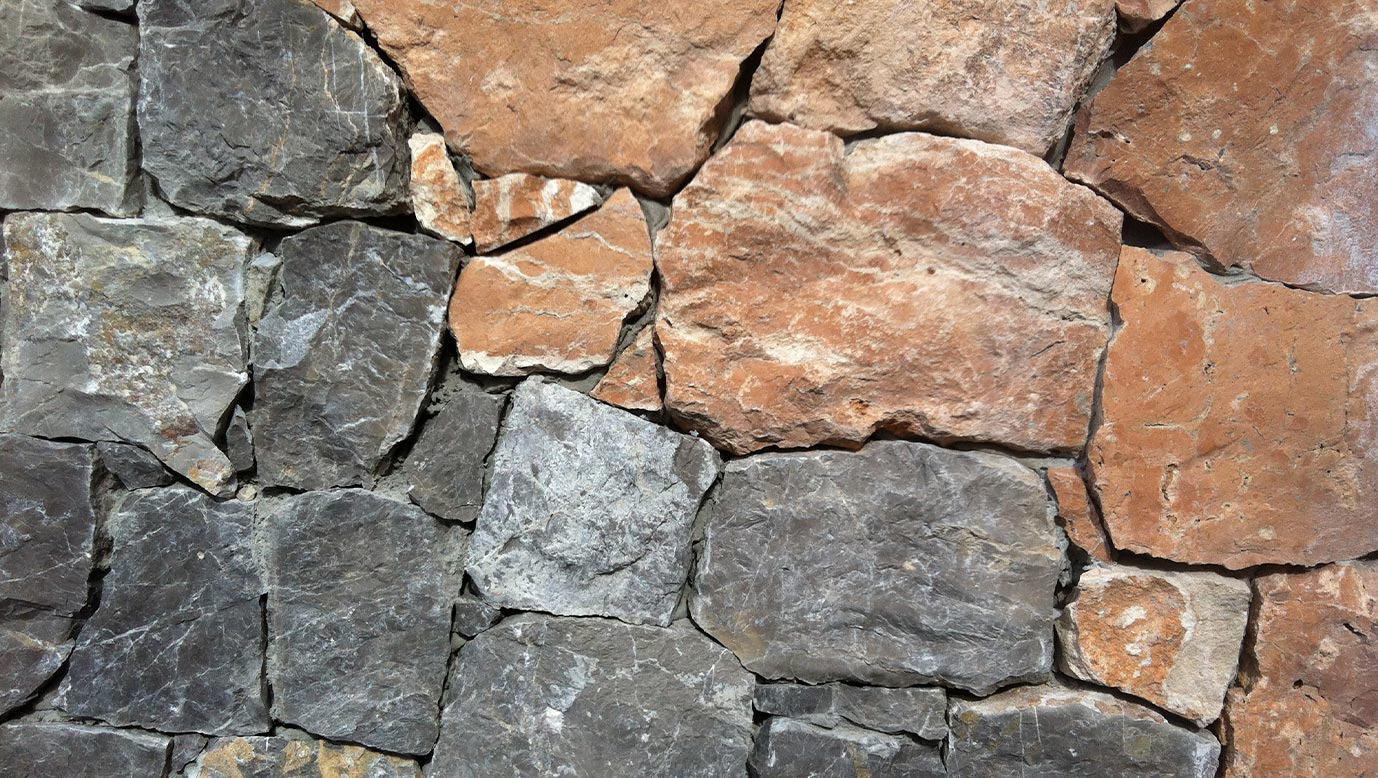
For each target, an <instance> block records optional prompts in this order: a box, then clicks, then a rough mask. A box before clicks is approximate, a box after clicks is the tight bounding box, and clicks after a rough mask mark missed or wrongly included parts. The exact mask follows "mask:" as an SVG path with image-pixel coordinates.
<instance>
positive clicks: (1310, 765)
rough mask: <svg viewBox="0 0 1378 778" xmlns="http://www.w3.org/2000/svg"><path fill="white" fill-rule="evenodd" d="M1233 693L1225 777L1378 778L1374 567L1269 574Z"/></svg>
mask: <svg viewBox="0 0 1378 778" xmlns="http://www.w3.org/2000/svg"><path fill="white" fill-rule="evenodd" d="M1254 586H1255V591H1256V596H1257V602H1256V603H1255V605H1256V608H1257V614H1258V615H1257V616H1256V617H1255V621H1254V627H1253V640H1252V641H1251V644H1250V645H1251V649H1250V652H1249V656H1248V657H1247V661H1246V662H1245V668H1246V670H1245V672H1244V674H1243V685H1242V686H1241V687H1239V688H1236V689H1232V690H1231V691H1230V697H1229V701H1228V703H1227V704H1226V708H1225V719H1224V721H1225V727H1224V735H1225V737H1226V738H1227V739H1228V744H1229V749H1228V754H1227V757H1226V760H1225V775H1226V776H1228V778H1263V776H1273V775H1278V776H1302V775H1308V776H1309V775H1315V776H1355V777H1356V778H1373V776H1378V562H1373V561H1369V562H1354V563H1347V564H1338V565H1331V566H1329V567H1323V568H1320V569H1318V570H1310V571H1307V572H1305V573H1297V574H1277V575H1267V576H1263V577H1261V578H1259V579H1258V580H1257V581H1256V582H1255V584H1254Z"/></svg>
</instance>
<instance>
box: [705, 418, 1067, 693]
mask: <svg viewBox="0 0 1378 778" xmlns="http://www.w3.org/2000/svg"><path fill="white" fill-rule="evenodd" d="M704 511H705V517H704V518H703V519H702V521H703V523H704V540H703V544H702V548H701V549H700V551H699V558H698V568H697V570H696V571H695V574H694V587H693V596H692V597H691V599H690V607H691V610H692V612H693V614H694V620H695V621H696V622H697V623H698V624H699V626H701V627H702V628H704V629H705V630H706V631H707V632H708V633H709V634H710V635H712V636H713V637H715V638H717V639H718V640H719V641H720V642H722V644H723V645H725V646H727V647H728V648H729V649H731V650H732V652H733V653H734V654H736V655H737V657H738V658H739V659H741V661H742V664H743V665H745V666H746V667H747V669H749V670H752V671H754V672H755V673H757V674H758V675H762V676H765V677H766V678H772V679H774V678H790V679H795V680H800V681H804V682H807V683H820V682H824V681H834V680H850V681H857V682H861V683H869V684H877V685H883V686H908V685H913V684H917V683H930V682H935V681H936V682H939V683H942V684H945V685H951V686H956V687H959V688H962V689H966V690H968V691H973V692H976V693H978V694H985V693H989V692H990V691H991V690H992V689H995V688H996V687H998V686H1001V685H1003V684H1006V683H1010V682H1014V681H1021V680H1037V679H1041V678H1043V677H1045V676H1046V675H1047V673H1048V671H1049V670H1050V669H1051V664H1052V648H1053V647H1052V638H1053V636H1052V631H1053V630H1052V622H1053V616H1054V602H1053V592H1054V589H1055V587H1056V585H1057V578H1058V573H1059V572H1060V570H1061V566H1062V554H1061V552H1060V549H1059V548H1058V547H1057V545H1056V529H1055V527H1054V526H1053V523H1052V517H1051V516H1050V515H1049V514H1050V512H1049V508H1048V503H1047V497H1046V493H1045V491H1044V488H1043V484H1042V483H1041V482H1040V481H1039V479H1038V478H1037V476H1036V475H1035V474H1034V473H1033V471H1031V470H1029V469H1028V468H1025V467H1024V466H1023V465H1020V464H1019V463H1017V462H1015V461H1014V460H1011V459H1008V458H1005V457H1000V456H995V455H992V454H980V453H971V452H954V451H945V450H942V449H938V448H934V447H932V446H927V445H924V444H920V443H904V442H899V441H881V442H873V443H871V444H870V445H868V446H867V447H866V448H864V449H862V450H861V451H859V452H842V451H814V452H807V453H795V454H762V455H758V456H755V457H751V458H748V459H742V460H737V461H734V462H731V463H729V464H728V465H727V467H726V469H725V472H724V474H723V478H722V482H721V483H720V484H719V485H718V488H717V489H716V490H715V491H714V494H713V496H712V498H710V500H709V501H708V503H707V505H706V506H705V508H704Z"/></svg>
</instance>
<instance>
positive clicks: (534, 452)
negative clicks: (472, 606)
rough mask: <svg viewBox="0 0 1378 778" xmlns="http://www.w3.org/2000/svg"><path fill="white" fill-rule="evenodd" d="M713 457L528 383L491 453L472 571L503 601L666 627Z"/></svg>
mask: <svg viewBox="0 0 1378 778" xmlns="http://www.w3.org/2000/svg"><path fill="white" fill-rule="evenodd" d="M718 464H719V460H718V455H717V453H716V452H714V451H713V449H712V447H710V446H709V445H708V444H707V443H704V442H703V441H700V440H696V439H694V438H691V437H688V436H685V435H680V434H679V433H676V432H672V431H670V430H668V429H666V428H664V427H660V426H657V425H655V424H652V423H651V422H649V421H646V420H645V419H642V418H640V417H638V416H634V415H632V414H630V413H626V412H624V411H620V410H617V409H615V408H610V407H608V406H606V405H603V404H601V403H599V402H597V401H595V400H591V399H589V398H588V397H586V396H584V395H582V394H579V393H578V392H575V391H573V390H570V389H565V388H563V387H560V386H557V385H555V384H551V383H546V382H544V381H540V380H534V379H533V380H528V381H526V382H524V383H523V384H522V385H521V386H519V387H517V390H516V392H514V393H513V395H512V406H511V408H510V409H509V410H508V412H507V421H506V423H505V424H504V426H503V430H502V434H501V435H500V436H499V438H498V445H497V449H496V450H495V451H494V452H493V460H492V482H491V484H490V485H489V487H488V494H487V497H486V498H485V499H484V502H483V510H482V512H481V513H480V514H479V517H478V525H477V526H476V528H475V529H474V535H473V542H472V545H471V546H470V549H469V567H468V573H469V576H470V577H471V578H472V579H473V581H474V583H475V584H476V585H477V586H478V588H479V590H480V591H481V592H482V593H483V595H484V597H485V598H486V599H488V600H490V601H491V602H493V603H495V604H499V605H502V606H504V607H508V608H519V609H523V610H540V611H545V612H548V613H555V614H560V615H570V616H583V615H598V616H614V617H616V618H619V619H622V620H624V621H630V622H634V623H656V624H661V625H667V624H669V623H670V617H671V614H672V613H673V612H674V609H675V604H676V602H678V600H679V597H680V591H681V589H682V588H683V587H684V580H685V577H686V576H687V575H688V572H689V551H690V531H691V528H692V525H693V522H694V514H695V511H696V510H697V509H698V506H699V501H700V499H702V497H703V495H704V493H705V492H706V491H707V490H708V487H709V486H710V485H712V483H713V480H714V479H715V478H716V477H717V473H718Z"/></svg>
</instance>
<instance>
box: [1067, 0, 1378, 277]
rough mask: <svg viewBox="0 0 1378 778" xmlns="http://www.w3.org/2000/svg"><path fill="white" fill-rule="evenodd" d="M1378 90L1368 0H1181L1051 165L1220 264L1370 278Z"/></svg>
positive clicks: (1276, 273) (1377, 253)
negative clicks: (1062, 157)
mask: <svg viewBox="0 0 1378 778" xmlns="http://www.w3.org/2000/svg"><path fill="white" fill-rule="evenodd" d="M1376 95H1378V14H1375V13H1374V7H1373V6H1372V5H1371V4H1370V3H1368V2H1363V3H1359V4H1357V5H1345V4H1340V5H1336V4H1334V3H1315V2H1308V1H1307V0H1277V1H1276V2H1267V3H1259V2H1254V0H1202V1H1201V2H1197V1H1196V0H1193V2H1190V3H1185V4H1183V6H1182V8H1181V9H1180V10H1179V11H1178V12H1177V13H1176V14H1175V15H1173V17H1172V18H1171V19H1170V20H1168V22H1167V23H1166V24H1165V25H1163V28H1162V29H1161V30H1160V31H1159V32H1158V33H1157V34H1156V35H1154V37H1153V40H1152V41H1151V42H1150V44H1149V45H1148V46H1147V47H1145V48H1144V49H1143V50H1142V51H1140V52H1139V54H1138V55H1137V56H1135V57H1134V59H1133V60H1131V61H1130V62H1129V63H1128V64H1127V65H1125V66H1124V67H1123V68H1121V69H1120V70H1119V72H1118V73H1117V74H1116V76H1115V79H1114V80H1113V81H1112V82H1111V83H1110V85H1109V86H1108V87H1107V88H1106V89H1105V90H1103V91H1102V92H1100V94H1099V95H1097V96H1096V98H1095V101H1094V102H1093V103H1092V104H1091V107H1090V110H1089V111H1088V112H1087V113H1086V115H1085V116H1084V117H1083V118H1082V119H1080V120H1079V121H1078V127H1077V132H1076V138H1075V140H1074V142H1073V144H1072V147H1071V149H1070V150H1069V151H1068V155H1067V161H1066V165H1065V168H1066V171H1067V174H1068V175H1069V176H1071V177H1072V178H1073V179H1075V180H1079V181H1083V182H1085V183H1087V184H1090V185H1091V186H1093V187H1095V188H1096V189H1098V190H1100V191H1101V192H1104V193H1105V194H1106V196H1108V197H1110V198H1111V199H1113V200H1115V201H1116V202H1118V203H1119V204H1120V206H1121V207H1123V208H1124V209H1125V210H1126V211H1128V212H1129V213H1131V214H1133V215H1134V216H1135V217H1136V218H1138V219H1140V220H1142V221H1146V222H1150V223H1152V224H1156V225H1158V226H1159V227H1161V228H1162V230H1163V232H1164V233H1165V234H1166V235H1167V236H1168V238H1169V239H1171V240H1172V242H1173V243H1174V244H1176V245H1177V246H1178V247H1179V248H1182V249H1185V250H1188V251H1193V252H1195V253H1197V254H1199V255H1201V256H1203V257H1213V258H1214V259H1215V260H1216V261H1218V262H1219V263H1220V264H1221V265H1224V266H1234V267H1242V268H1246V269H1248V270H1250V271H1252V272H1253V273H1255V274H1257V275H1260V276H1263V277H1264V278H1271V279H1275V280H1278V281H1284V282H1286V283H1289V284H1293V285H1299V286H1305V287H1308V288H1314V289H1323V290H1329V291H1336V292H1375V291H1378V177H1375V176H1373V175H1372V172H1371V166H1370V165H1368V164H1366V163H1365V160H1369V159H1371V158H1372V157H1373V156H1374V155H1375V154H1378V134H1376V133H1374V132H1372V131H1370V130H1369V129H1368V128H1370V127H1372V126H1374V124H1375V122H1378V96H1376Z"/></svg>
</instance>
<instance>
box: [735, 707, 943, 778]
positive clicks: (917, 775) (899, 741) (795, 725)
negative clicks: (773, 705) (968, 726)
mask: <svg viewBox="0 0 1378 778" xmlns="http://www.w3.org/2000/svg"><path fill="white" fill-rule="evenodd" d="M749 764H750V765H751V769H752V775H754V776H756V777H757V778H804V777H805V776H807V777H808V778H855V777H856V776H866V777H867V778H946V776H947V771H946V770H945V769H943V760H942V756H941V755H940V754H939V752H938V747H937V746H935V745H924V744H920V743H915V742H914V741H912V740H909V739H907V738H903V737H896V736H894V735H883V734H881V733H879V732H868V731H866V730H864V729H857V728H856V727H852V726H848V725H845V724H844V725H841V726H838V727H834V728H831V729H825V728H823V727H820V726H817V725H814V724H809V723H807V722H803V721H795V720H794V719H787V718H779V717H775V718H771V719H770V720H769V721H767V722H766V723H765V725H764V726H762V727H761V730H760V731H759V732H757V733H756V746H755V748H754V749H753V750H752V752H751V760H750V762H749Z"/></svg>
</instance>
